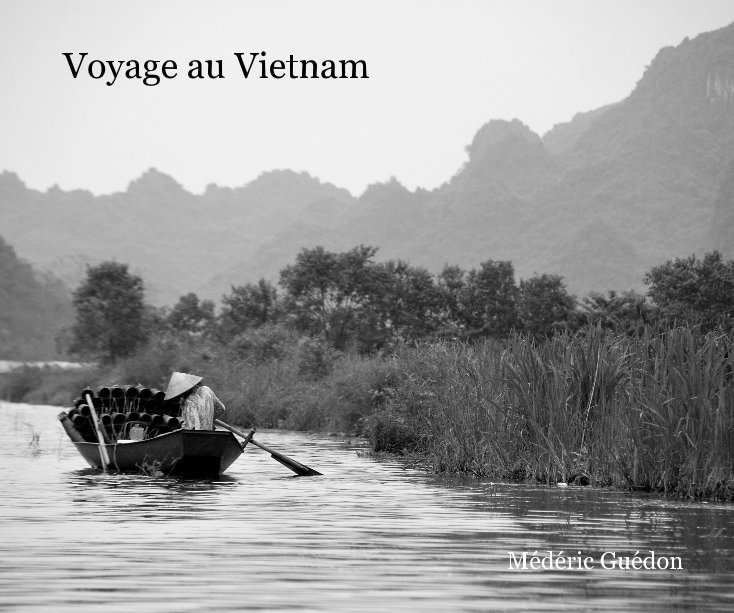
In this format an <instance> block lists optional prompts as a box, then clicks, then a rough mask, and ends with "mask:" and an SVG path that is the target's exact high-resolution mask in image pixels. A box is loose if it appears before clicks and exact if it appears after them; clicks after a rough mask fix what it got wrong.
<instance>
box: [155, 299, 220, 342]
mask: <svg viewBox="0 0 734 613" xmlns="http://www.w3.org/2000/svg"><path fill="white" fill-rule="evenodd" d="M213 321H214V303H213V302H212V301H211V300H202V301H199V297H198V296H197V295H196V294H195V293H193V292H189V293H188V294H186V295H185V296H181V298H179V299H178V302H177V303H176V305H175V306H174V307H173V309H172V310H171V312H170V313H169V314H168V316H167V317H166V323H167V324H168V325H169V326H170V327H171V328H173V329H174V330H177V331H179V332H187V333H189V334H200V333H202V332H203V331H204V330H206V329H207V328H208V327H209V326H211V324H212V322H213Z"/></svg>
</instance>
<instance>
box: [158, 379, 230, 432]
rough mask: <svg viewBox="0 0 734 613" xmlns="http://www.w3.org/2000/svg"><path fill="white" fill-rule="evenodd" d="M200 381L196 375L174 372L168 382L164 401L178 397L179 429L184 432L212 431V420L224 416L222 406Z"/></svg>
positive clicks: (209, 389)
mask: <svg viewBox="0 0 734 613" xmlns="http://www.w3.org/2000/svg"><path fill="white" fill-rule="evenodd" d="M202 380H203V377H199V376H197V375H190V374H188V373H185V372H174V373H173V374H172V375H171V380H170V381H169V382H168V389H167V390H166V397H165V400H174V399H176V398H179V397H180V403H181V427H182V428H184V429H186V430H213V429H214V419H215V418H217V417H222V416H223V415H224V404H222V402H221V400H219V398H217V396H216V394H214V392H213V391H212V390H211V388H209V387H207V386H206V385H202V383H201V382H202Z"/></svg>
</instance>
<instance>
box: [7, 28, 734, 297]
mask: <svg viewBox="0 0 734 613" xmlns="http://www.w3.org/2000/svg"><path fill="white" fill-rule="evenodd" d="M733 152H734V24H731V25H729V26H727V27H725V28H722V29H720V30H716V31H713V32H709V33H704V34H701V35H699V36H697V37H695V38H694V39H685V40H684V41H683V42H682V43H681V44H680V45H678V46H676V47H666V48H664V49H661V50H660V51H659V52H658V53H657V54H656V56H655V57H654V58H653V60H652V61H651V63H650V65H649V66H648V67H647V68H646V69H645V70H644V72H643V74H642V76H641V78H640V79H639V81H638V82H637V84H636V86H635V88H634V89H633V90H632V92H630V94H629V96H627V97H626V98H625V99H623V100H620V101H617V102H614V103H611V104H608V105H605V106H603V107H600V108H598V109H594V110H591V111H587V112H584V113H578V114H576V115H575V116H574V117H573V118H572V119H571V121H569V122H566V123H562V124H557V125H556V126H554V127H553V129H551V130H549V131H548V132H546V134H544V135H543V136H540V135H538V134H536V133H534V132H532V131H531V130H530V129H529V128H528V127H527V126H525V125H524V124H523V123H522V122H521V121H519V120H517V119H515V120H512V121H502V120H490V121H488V122H487V123H485V124H484V125H483V126H481V127H480V128H479V130H478V131H477V133H476V134H475V136H474V138H473V139H472V142H471V143H469V144H468V145H467V147H466V154H467V160H466V162H465V163H464V164H463V166H462V167H461V168H460V169H458V171H457V172H456V173H455V174H454V175H453V176H452V177H451V178H449V179H448V180H447V181H446V182H445V183H443V184H442V185H441V186H440V187H437V188H435V189H433V190H430V191H428V190H424V189H417V190H415V191H411V190H408V189H407V188H405V187H404V186H402V185H401V184H400V183H399V182H398V181H397V180H395V179H391V180H389V181H387V182H384V183H376V184H373V185H370V186H368V188H367V189H366V190H365V191H364V192H363V193H362V194H361V195H359V196H358V197H355V196H353V195H352V194H350V193H349V191H348V190H346V189H343V188H340V187H337V186H335V185H332V184H331V183H325V182H322V181H321V180H319V179H318V178H316V177H312V176H311V175H309V174H307V173H296V172H294V171H290V170H276V171H270V172H266V173H262V174H261V175H259V176H258V177H257V178H256V179H255V180H253V181H251V182H249V183H247V184H245V185H243V186H241V187H235V188H230V187H220V186H216V185H214V184H210V185H209V186H207V187H206V189H205V190H204V192H203V193H202V194H199V195H196V194H191V193H189V192H188V191H186V190H185V189H184V188H183V187H182V186H181V185H180V184H179V183H178V182H177V181H176V180H175V179H173V178H172V177H169V176H168V175H166V174H164V173H161V172H159V171H157V170H155V169H150V170H149V171H147V172H146V173H143V175H141V177H138V178H137V179H135V180H133V181H131V182H130V184H129V185H128V188H127V189H126V190H125V191H124V192H116V193H114V194H109V195H101V196H94V195H93V194H91V193H90V192H87V191H85V190H73V191H69V192H64V191H63V190H60V189H58V188H51V189H49V190H48V191H46V192H45V193H42V192H39V191H37V190H30V189H28V188H26V187H25V185H24V184H23V183H22V181H21V180H20V178H19V177H17V175H15V174H14V173H8V172H4V173H2V174H0V216H2V218H3V220H4V224H3V226H4V227H3V230H2V231H0V234H3V235H4V236H5V238H6V240H7V241H8V242H10V243H11V244H13V246H14V247H15V248H16V250H17V251H18V253H19V254H20V255H21V256H22V257H23V258H25V259H26V260H28V261H29V262H32V263H33V264H34V265H36V266H38V267H39V268H42V269H47V270H51V271H52V272H54V273H55V274H57V276H61V277H62V278H64V279H65V280H67V282H69V283H71V284H72V285H73V283H74V279H75V277H76V278H77V280H78V277H79V270H78V268H79V264H80V263H81V262H86V263H89V264H94V263H97V262H98V261H101V260H103V259H118V260H120V261H124V262H127V263H129V264H130V265H131V270H132V271H133V272H135V273H136V274H140V275H141V276H142V277H143V278H144V280H145V281H146V285H147V286H148V287H149V289H150V291H149V294H150V297H151V299H152V301H153V302H154V303H156V304H173V303H174V302H175V301H176V299H177V298H178V296H180V295H182V294H185V293H187V292H189V291H195V292H198V293H200V294H201V295H202V297H206V298H214V299H219V298H220V297H221V295H222V294H224V293H227V292H228V291H229V287H230V286H231V285H238V284H242V283H245V282H253V281H256V280H257V279H258V278H260V277H265V278H269V279H271V280H273V281H277V275H278V271H279V270H280V269H282V268H283V267H284V266H286V265H287V264H288V263H290V262H291V261H292V260H293V258H294V257H295V255H296V253H298V251H299V250H300V249H301V248H303V247H313V246H316V245H323V246H324V247H326V248H327V249H332V250H345V249H349V248H350V247H352V246H354V245H356V244H359V243H365V244H371V245H374V246H377V247H379V249H380V250H379V252H378V257H379V258H380V259H387V258H400V259H404V260H407V261H409V262H410V263H411V264H413V265H418V266H424V267H426V268H428V269H429V270H430V271H431V272H434V273H437V272H440V269H441V268H442V267H443V265H445V264H457V265H460V266H462V267H465V268H471V267H476V266H478V265H479V263H480V262H482V261H484V260H487V259H494V260H500V259H509V260H512V261H513V263H514V265H515V269H516V272H517V275H518V276H519V277H528V276H530V275H532V274H536V273H544V272H547V273H556V274H561V275H563V276H564V277H565V278H566V280H567V283H568V285H569V288H570V289H571V290H572V291H574V292H576V293H579V294H583V293H587V292H589V291H605V290H627V289H641V286H642V278H643V276H644V273H645V271H646V270H648V269H649V268H650V267H652V266H654V265H656V264H659V263H662V262H664V261H666V260H668V259H670V258H673V257H683V256H688V255H691V254H692V253H696V254H699V255H702V254H703V253H704V252H706V251H711V250H713V249H715V248H717V249H719V250H721V251H722V253H723V254H724V255H726V256H729V257H731V256H732V255H734V253H732V252H734V212H732V211H733V210H734V203H733V201H732V199H733V198H734V170H732V168H734V153H733Z"/></svg>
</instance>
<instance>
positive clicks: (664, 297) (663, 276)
mask: <svg viewBox="0 0 734 613" xmlns="http://www.w3.org/2000/svg"><path fill="white" fill-rule="evenodd" d="M645 284H647V285H649V289H648V292H647V294H648V296H649V297H650V298H651V299H652V301H653V302H654V303H655V304H656V305H658V306H659V307H660V310H661V315H662V316H663V317H666V318H668V319H669V320H677V321H679V322H688V323H689V324H694V325H695V324H700V325H701V326H702V327H703V328H704V329H711V328H713V327H715V326H716V325H723V326H724V327H726V328H731V327H733V326H734V260H732V261H729V262H725V261H724V260H723V258H722V256H721V254H720V253H719V252H718V251H714V252H712V253H707V254H705V255H704V258H703V260H697V259H696V256H695V255H692V256H691V257H689V258H683V259H681V258H676V259H675V260H674V261H671V260H668V261H667V262H666V263H665V264H663V265H661V266H656V267H654V268H652V269H651V270H650V271H649V272H648V273H647V274H646V275H645Z"/></svg>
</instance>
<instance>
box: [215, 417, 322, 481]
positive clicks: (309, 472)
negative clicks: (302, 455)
mask: <svg viewBox="0 0 734 613" xmlns="http://www.w3.org/2000/svg"><path fill="white" fill-rule="evenodd" d="M214 423H215V424H217V425H218V426H222V428H224V429H225V430H229V431H230V432H232V433H233V434H236V435H238V436H241V437H242V438H243V439H245V445H246V444H247V443H248V442H250V443H252V444H253V445H255V447H260V449H262V450H263V451H267V452H268V453H269V454H270V457H272V458H273V459H274V460H277V461H278V462H280V463H281V464H282V465H283V466H286V467H288V468H290V469H291V470H292V471H293V472H294V473H296V474H297V475H299V476H300V477H311V476H314V475H320V474H321V473H320V472H319V471H317V470H314V469H313V468H310V467H308V466H306V465H305V464H301V463H300V462H296V461H295V460H292V459H291V458H289V457H288V456H287V455H283V454H282V453H278V452H277V451H275V450H273V449H270V447H266V446H265V445H263V444H261V443H258V442H257V441H256V440H255V439H254V438H252V435H253V434H254V432H255V429H254V428H253V429H252V430H250V432H249V434H247V433H245V432H243V431H242V430H239V429H238V428H235V427H234V426H230V425H229V424H225V423H224V422H223V421H219V420H218V419H215V420H214ZM243 447H244V445H243Z"/></svg>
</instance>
